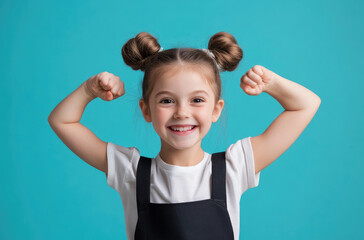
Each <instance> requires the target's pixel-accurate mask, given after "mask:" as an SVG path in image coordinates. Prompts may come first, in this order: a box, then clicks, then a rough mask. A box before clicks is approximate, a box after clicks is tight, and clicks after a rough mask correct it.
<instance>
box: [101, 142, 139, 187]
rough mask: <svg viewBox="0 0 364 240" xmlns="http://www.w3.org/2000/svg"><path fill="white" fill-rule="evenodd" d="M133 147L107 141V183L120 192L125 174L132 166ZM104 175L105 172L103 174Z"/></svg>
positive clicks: (134, 149) (134, 150)
mask: <svg viewBox="0 0 364 240" xmlns="http://www.w3.org/2000/svg"><path fill="white" fill-rule="evenodd" d="M136 151H138V150H137V149H136V148H135V147H129V148H127V147H123V146H120V145H116V144H114V143H111V142H108V143H107V176H106V180H107V185H109V186H110V187H112V188H113V189H115V190H116V191H117V192H119V193H120V191H121V187H122V186H123V182H124V179H125V176H126V174H127V173H128V172H129V171H130V169H131V168H132V159H133V156H134V155H135V152H136ZM105 175H106V174H105Z"/></svg>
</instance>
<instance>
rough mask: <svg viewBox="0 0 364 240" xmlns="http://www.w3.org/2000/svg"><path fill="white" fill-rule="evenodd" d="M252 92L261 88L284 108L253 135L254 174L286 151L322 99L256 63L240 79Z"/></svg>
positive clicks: (257, 91)
mask: <svg viewBox="0 0 364 240" xmlns="http://www.w3.org/2000/svg"><path fill="white" fill-rule="evenodd" d="M241 81H242V84H241V85H242V88H243V90H244V91H245V92H246V93H247V94H249V95H258V94H260V93H261V92H262V91H264V92H266V93H268V94H269V95H271V96H272V97H274V98H275V99H276V100H277V101H278V102H279V103H280V104H281V105H282V107H283V108H284V109H285V110H284V111H283V112H282V113H281V114H280V115H279V116H278V117H277V118H276V119H275V120H274V121H273V122H272V123H271V125H269V127H268V128H267V129H266V130H265V131H264V132H263V133H262V134H260V135H258V136H255V137H252V138H251V144H252V148H253V155H254V161H255V173H258V172H260V171H261V170H262V169H264V168H266V167H267V166H268V165H270V164H271V163H272V162H274V161H275V160H276V159H277V158H278V157H279V156H280V155H282V153H284V152H285V151H286V150H287V149H288V148H289V147H290V146H291V145H292V144H293V143H294V142H295V141H296V139H297V138H298V136H299V135H300V134H301V133H302V132H303V130H304V129H305V128H306V126H307V125H308V124H309V122H310V121H311V120H312V118H313V117H314V115H315V114H316V112H317V110H318V108H319V106H320V104H321V99H320V98H319V97H318V96H317V95H316V94H314V93H313V92H312V91H310V90H308V89H307V88H305V87H303V86H301V85H299V84H297V83H295V82H292V81H290V80H288V79H285V78H283V77H281V76H279V75H277V74H275V73H273V72H272V71H270V70H268V69H266V68H264V67H262V66H259V65H256V66H254V67H253V68H252V69H250V70H249V71H248V72H247V73H246V74H245V75H244V76H243V77H242V79H241Z"/></svg>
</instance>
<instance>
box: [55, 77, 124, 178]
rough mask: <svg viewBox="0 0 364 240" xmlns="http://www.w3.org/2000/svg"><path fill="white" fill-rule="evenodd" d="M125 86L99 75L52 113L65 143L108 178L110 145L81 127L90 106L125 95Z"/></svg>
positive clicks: (58, 132)
mask: <svg viewBox="0 0 364 240" xmlns="http://www.w3.org/2000/svg"><path fill="white" fill-rule="evenodd" d="M124 93H125V91H124V85H123V83H122V82H121V81H120V78H119V77H117V76H115V75H113V74H111V73H108V72H103V73H100V74H97V75H95V76H93V77H91V78H90V79H88V80H87V81H85V82H84V83H82V84H81V85H80V86H79V87H78V88H77V89H76V90H75V91H73V92H72V93H71V94H70V95H68V96H67V97H66V98H65V99H63V100H62V101H61V102H60V103H59V104H58V105H57V106H56V107H55V108H54V109H53V111H52V112H51V114H50V115H49V117H48V122H49V124H50V126H51V128H52V129H53V131H54V132H55V133H56V134H57V136H58V137H59V138H60V139H61V140H62V142H63V143H64V144H65V145H66V146H67V147H68V148H69V149H71V151H72V152H74V153H75V154H76V155H77V156H78V157H80V158H81V159H82V160H84V161H85V162H86V163H88V164H89V165H91V166H93V167H95V168H97V169H99V170H101V171H103V172H104V173H105V174H106V175H107V155H106V149H107V142H104V141H102V140H101V139H99V138H98V137H97V136H96V135H95V134H94V133H93V132H91V131H90V130H89V129H88V128H87V127H85V126H84V125H82V124H81V123H80V120H81V117H82V114H83V112H84V110H85V108H86V106H87V104H88V103H89V102H90V101H92V100H93V99H95V98H97V97H100V98H102V99H103V100H105V101H110V100H113V99H116V98H118V97H120V96H121V95H123V94H124Z"/></svg>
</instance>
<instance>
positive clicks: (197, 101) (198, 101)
mask: <svg viewBox="0 0 364 240" xmlns="http://www.w3.org/2000/svg"><path fill="white" fill-rule="evenodd" d="M193 100H194V101H195V102H196V103H201V102H204V100H203V99H202V98H195V99H193Z"/></svg>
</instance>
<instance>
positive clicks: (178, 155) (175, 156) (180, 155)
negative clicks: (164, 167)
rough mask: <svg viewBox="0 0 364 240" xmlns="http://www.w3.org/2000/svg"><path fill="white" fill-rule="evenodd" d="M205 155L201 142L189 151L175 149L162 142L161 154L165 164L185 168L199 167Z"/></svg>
mask: <svg viewBox="0 0 364 240" xmlns="http://www.w3.org/2000/svg"><path fill="white" fill-rule="evenodd" d="M204 154H205V153H204V151H203V150H202V148H201V142H199V144H196V145H195V146H193V147H191V148H188V149H175V148H173V147H171V146H170V145H168V144H166V143H163V142H162V147H161V151H160V152H159V155H160V157H161V158H162V160H163V161H164V162H166V163H168V164H171V165H177V166H185V167H188V166H195V165H197V164H198V163H199V162H201V161H202V159H203V157H204Z"/></svg>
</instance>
